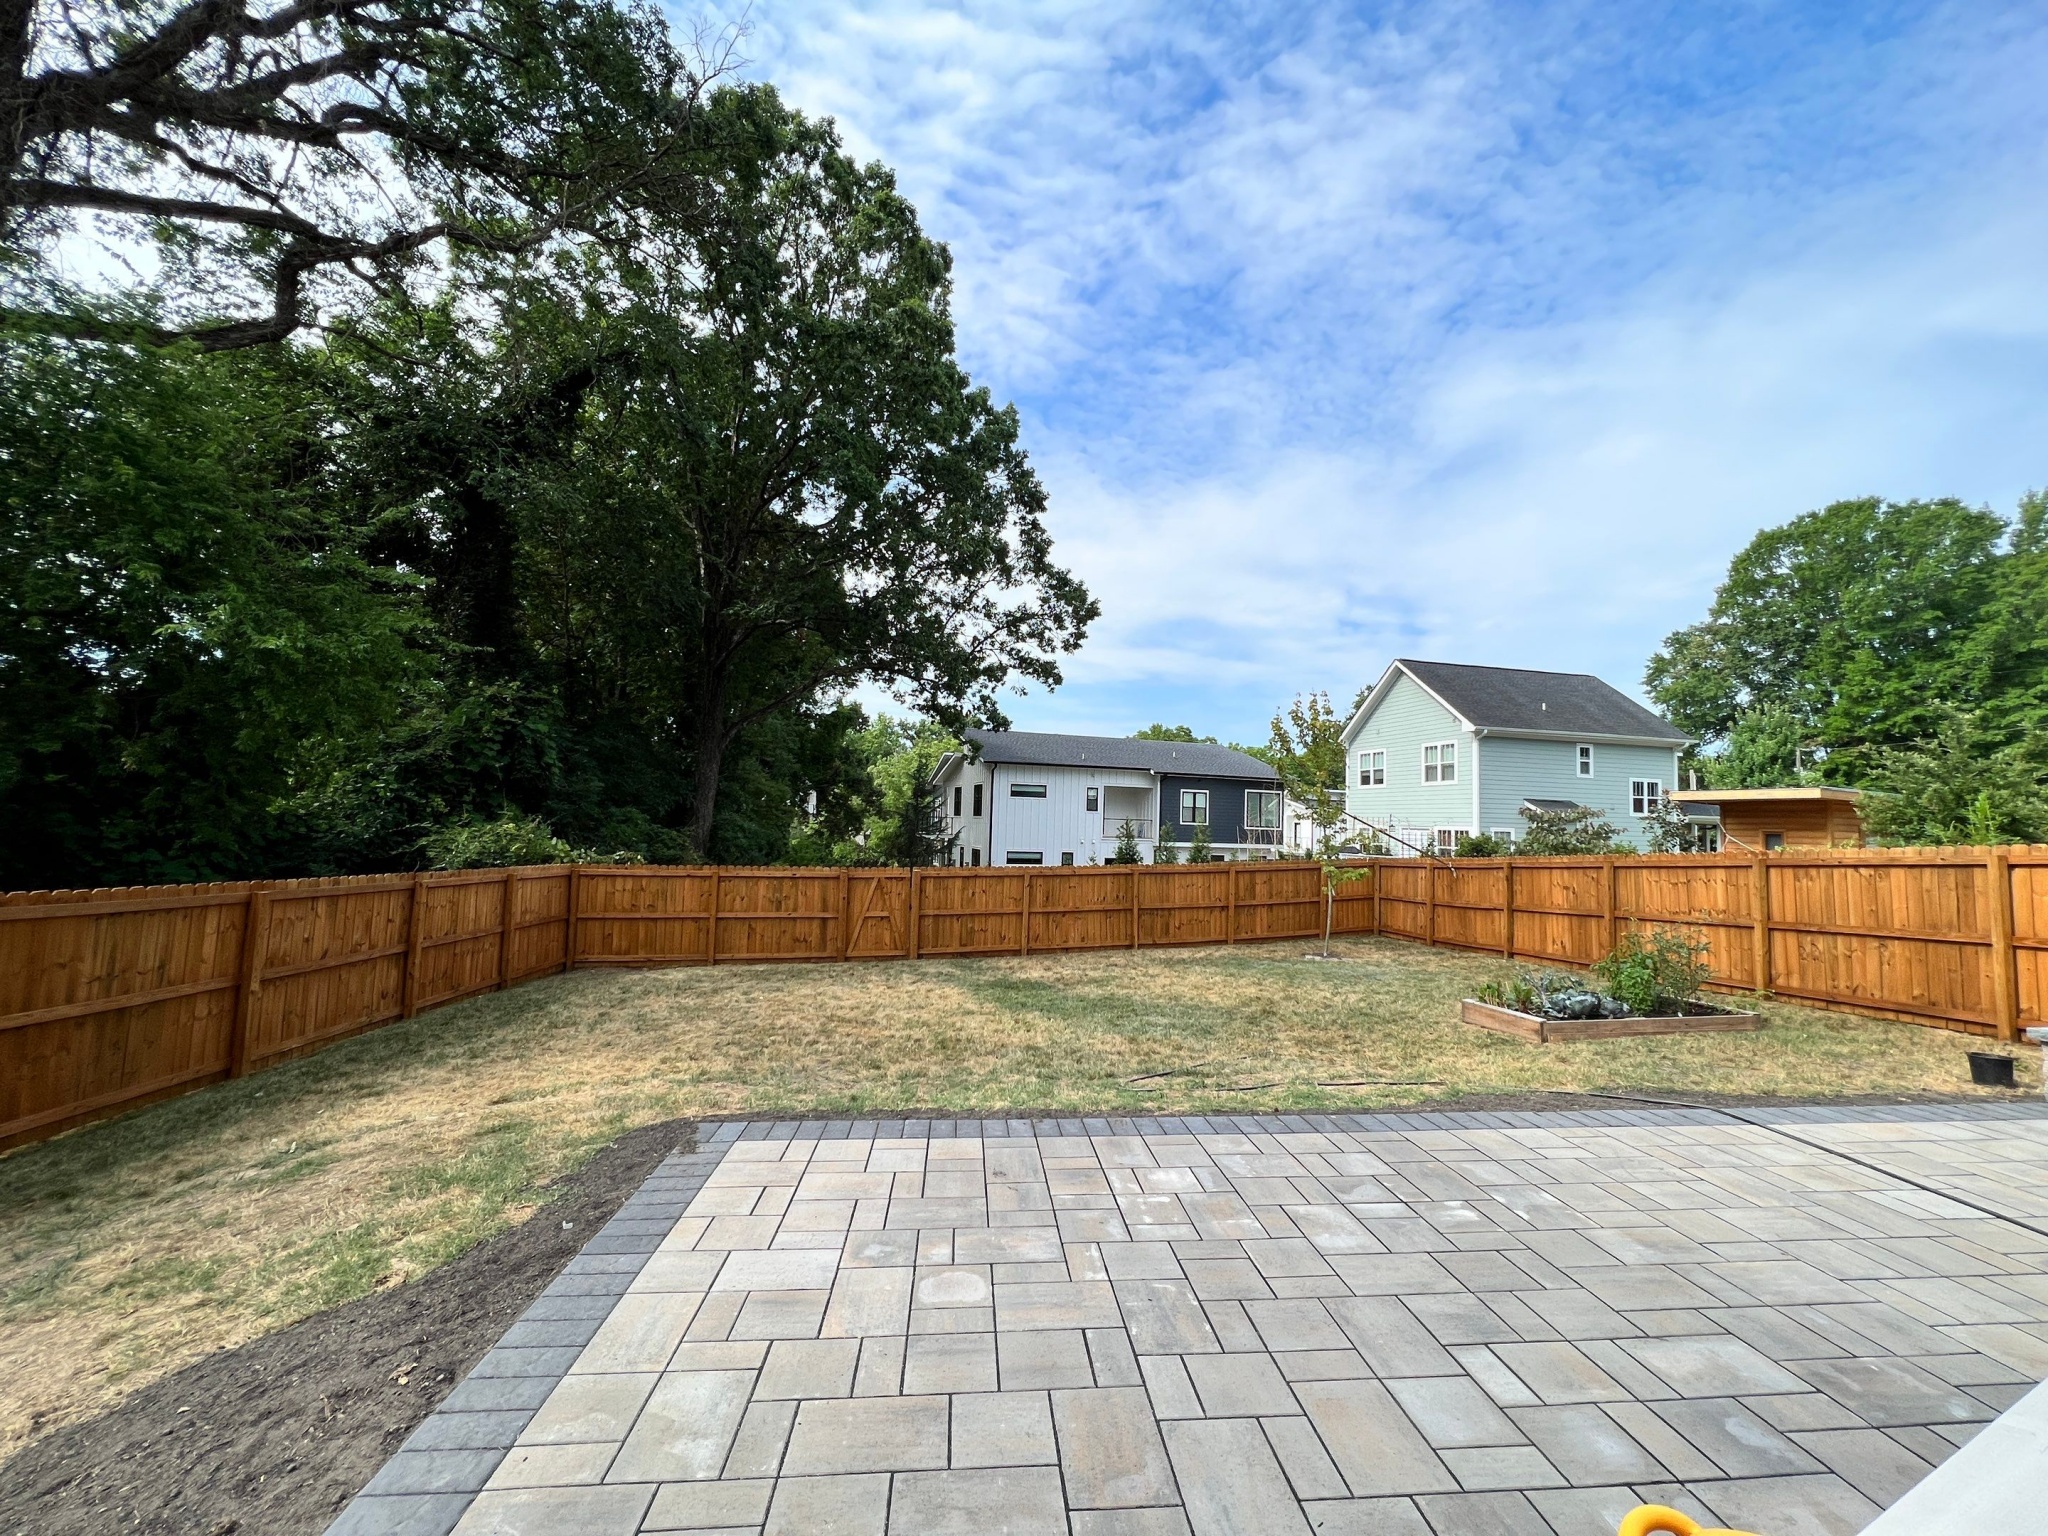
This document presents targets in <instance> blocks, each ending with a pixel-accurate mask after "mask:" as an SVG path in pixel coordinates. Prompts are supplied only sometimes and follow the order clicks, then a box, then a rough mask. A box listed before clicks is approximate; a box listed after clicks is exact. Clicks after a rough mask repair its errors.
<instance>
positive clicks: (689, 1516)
mask: <svg viewBox="0 0 2048 1536" xmlns="http://www.w3.org/2000/svg"><path fill="white" fill-rule="evenodd" d="M774 1491H775V1484H774V1483H772V1482H770V1481H768V1480H766V1479H753V1480H749V1481H745V1482H724V1483H664V1484H663V1485H662V1488H661V1491H660V1492H659V1493H657V1494H655V1496H654V1505H653V1507H652V1508H651V1509H649V1510H648V1511H647V1519H646V1520H645V1522H644V1523H643V1524H642V1525H641V1529H642V1530H647V1531H709V1530H718V1529H721V1528H727V1529H737V1528H739V1527H741V1526H756V1525H759V1524H760V1523H761V1522H762V1521H763V1520H765V1519H767V1518H768V1498H769V1495H770V1494H772V1493H773V1492H774Z"/></svg>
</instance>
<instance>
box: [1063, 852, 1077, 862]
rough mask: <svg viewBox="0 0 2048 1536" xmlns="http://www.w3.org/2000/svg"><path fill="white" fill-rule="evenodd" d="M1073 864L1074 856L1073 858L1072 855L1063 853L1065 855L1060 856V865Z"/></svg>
mask: <svg viewBox="0 0 2048 1536" xmlns="http://www.w3.org/2000/svg"><path fill="white" fill-rule="evenodd" d="M1073 862H1074V856H1073V855H1072V854H1071V853H1063V854H1061V855H1060V863H1061V864H1071V863H1073Z"/></svg>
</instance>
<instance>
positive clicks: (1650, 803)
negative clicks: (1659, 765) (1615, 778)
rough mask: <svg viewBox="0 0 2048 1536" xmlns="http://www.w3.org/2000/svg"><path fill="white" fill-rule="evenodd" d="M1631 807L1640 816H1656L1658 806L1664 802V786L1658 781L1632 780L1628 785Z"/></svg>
mask: <svg viewBox="0 0 2048 1536" xmlns="http://www.w3.org/2000/svg"><path fill="white" fill-rule="evenodd" d="M1628 799H1629V805H1630V806H1631V807H1632V808H1633V809H1634V811H1635V813H1636V815H1638V816H1654V815H1656V814H1657V808H1658V806H1660V805H1662V804H1663V802H1664V785H1663V782H1662V781H1661V780H1658V779H1631V780H1629V785H1628Z"/></svg>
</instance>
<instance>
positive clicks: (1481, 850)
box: [1451, 832, 1515, 859]
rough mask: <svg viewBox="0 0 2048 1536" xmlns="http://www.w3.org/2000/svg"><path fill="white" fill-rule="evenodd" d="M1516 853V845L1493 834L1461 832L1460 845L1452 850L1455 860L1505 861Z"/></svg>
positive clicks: (1459, 836) (1459, 835)
mask: <svg viewBox="0 0 2048 1536" xmlns="http://www.w3.org/2000/svg"><path fill="white" fill-rule="evenodd" d="M1514 851H1515V845H1514V844H1513V843H1511V842H1509V841H1508V840H1507V839H1506V838H1504V837H1495V836H1494V835H1493V834H1492V833H1491V832H1460V833H1459V834H1458V845H1457V846H1456V847H1455V848H1453V849H1452V850H1451V857H1452V858H1454V859H1504V858H1506V857H1507V856H1508V855H1509V854H1511V853H1513V852H1514Z"/></svg>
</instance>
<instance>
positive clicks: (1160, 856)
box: [1152, 824, 1180, 864]
mask: <svg viewBox="0 0 2048 1536" xmlns="http://www.w3.org/2000/svg"><path fill="white" fill-rule="evenodd" d="M1152 862H1153V863H1154V864H1178V863H1179V862H1180V844H1179V843H1177V842H1175V841H1174V838H1173V828H1171V827H1169V826H1166V825H1164V824H1162V825H1161V826H1160V828H1159V836H1158V838H1157V840H1156V841H1154V842H1153V844H1152Z"/></svg>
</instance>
